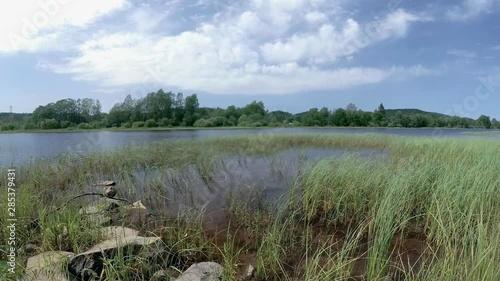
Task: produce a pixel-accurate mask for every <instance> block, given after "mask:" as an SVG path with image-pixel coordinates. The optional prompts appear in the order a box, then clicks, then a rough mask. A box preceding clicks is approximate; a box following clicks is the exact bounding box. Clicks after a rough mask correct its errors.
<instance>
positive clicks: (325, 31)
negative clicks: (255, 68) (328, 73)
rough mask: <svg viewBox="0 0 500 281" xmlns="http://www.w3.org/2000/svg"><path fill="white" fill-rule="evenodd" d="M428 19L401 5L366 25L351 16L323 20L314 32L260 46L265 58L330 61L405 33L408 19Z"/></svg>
mask: <svg viewBox="0 0 500 281" xmlns="http://www.w3.org/2000/svg"><path fill="white" fill-rule="evenodd" d="M306 17H307V15H306ZM427 20H428V19H427V18H425V17H420V16H417V15H414V14H410V13H407V12H405V11H404V10H401V9H400V10H396V11H394V12H392V13H390V14H388V15H387V16H386V17H385V18H384V19H382V20H380V21H374V22H371V23H369V24H367V25H366V26H361V25H360V24H359V23H358V22H356V21H355V20H353V19H347V20H346V21H345V22H344V23H343V25H342V27H341V28H339V29H337V28H336V27H335V26H334V25H333V24H332V23H325V24H323V25H322V26H321V27H320V28H319V29H318V30H317V32H316V33H304V34H294V35H292V36H291V37H289V38H287V39H286V40H280V41H278V42H273V43H266V44H264V45H263V46H261V50H262V53H263V56H264V58H265V59H266V61H268V62H281V63H282V62H290V61H302V60H306V61H312V62H313V63H325V62H333V61H335V60H336V59H338V58H339V57H344V56H350V55H352V54H354V53H356V52H358V51H359V50H360V49H363V48H365V47H368V46H369V45H372V44H374V43H377V42H379V41H382V40H385V39H388V38H391V37H402V36H404V35H406V32H407V30H408V26H409V24H410V23H411V22H417V21H427Z"/></svg>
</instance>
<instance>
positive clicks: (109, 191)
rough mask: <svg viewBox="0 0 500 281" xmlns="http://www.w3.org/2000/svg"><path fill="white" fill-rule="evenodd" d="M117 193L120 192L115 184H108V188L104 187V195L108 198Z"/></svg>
mask: <svg viewBox="0 0 500 281" xmlns="http://www.w3.org/2000/svg"><path fill="white" fill-rule="evenodd" d="M117 193H118V191H117V190H116V188H114V187H113V186H108V187H106V189H104V196H106V197H108V198H113V197H115V196H116V194H117Z"/></svg>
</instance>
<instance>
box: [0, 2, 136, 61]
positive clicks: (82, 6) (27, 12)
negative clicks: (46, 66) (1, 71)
mask: <svg viewBox="0 0 500 281" xmlns="http://www.w3.org/2000/svg"><path fill="white" fill-rule="evenodd" d="M36 3H37V4H36V5H33V3H31V2H30V1H8V2H5V1H4V2H2V3H1V4H0V18H1V19H2V25H0V34H2V35H3V36H1V38H0V52H18V51H28V52H35V51H41V50H42V51H43V50H50V49H56V48H57V46H58V41H60V40H62V39H64V37H67V34H65V33H66V32H68V31H70V30H71V29H74V28H78V29H80V30H81V29H85V28H86V27H87V26H88V25H90V24H92V23H93V22H95V21H96V20H97V19H99V18H100V17H103V16H105V15H108V14H110V13H112V12H114V11H116V10H120V9H124V8H126V7H127V6H128V5H129V4H128V2H127V1H126V0H108V1H98V0H86V1H78V0H40V1H36ZM59 46H60V45H59Z"/></svg>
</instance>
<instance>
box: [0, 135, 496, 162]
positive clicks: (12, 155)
mask: <svg viewBox="0 0 500 281" xmlns="http://www.w3.org/2000/svg"><path fill="white" fill-rule="evenodd" d="M481 131H488V132H492V130H474V132H481ZM497 131H498V130H497ZM464 132H471V130H461V129H389V128H388V129H370V128H366V129H365V128H363V129H357V128H352V129H351V128H278V129H238V130H235V129H233V130H171V131H124V132H116V131H113V132H108V131H98V132H64V133H16V134H0V165H10V164H22V163H25V162H27V161H30V160H31V159H36V158H42V157H43V158H55V157H57V156H58V155H60V154H61V153H63V152H68V151H69V152H76V153H85V152H88V151H93V150H101V149H113V148H118V147H123V146H126V145H131V144H141V143H148V142H154V141H160V140H167V139H203V138H207V137H216V136H227V135H242V134H283V133H288V134H299V133H332V134H333V133H357V134H358V133H378V134H395V135H402V136H434V137H472V136H470V135H465V134H463V133H464ZM473 137H478V136H473ZM480 137H487V138H496V139H500V134H497V135H495V134H491V135H484V136H480Z"/></svg>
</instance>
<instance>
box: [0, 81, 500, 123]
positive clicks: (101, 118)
mask: <svg viewBox="0 0 500 281" xmlns="http://www.w3.org/2000/svg"><path fill="white" fill-rule="evenodd" d="M0 126H1V129H2V130H3V131H6V130H22V129H25V130H33V129H101V128H154V127H235V126H238V127H267V126H269V127H287V126H297V127H298V126H319V127H324V126H336V127H404V128H424V127H448V128H488V129H489V128H498V129H500V122H499V121H497V120H496V119H494V118H493V119H491V118H490V117H489V116H485V115H481V116H480V117H479V118H478V119H471V118H464V117H458V116H448V115H444V114H439V113H430V112H424V111H421V110H415V109H400V110H391V109H388V110H386V109H385V107H384V105H383V104H380V105H379V107H378V108H377V109H375V110H374V111H363V110H360V109H358V108H357V107H356V105H355V104H352V103H351V104H348V105H347V106H346V107H343V108H336V109H329V108H327V107H322V108H320V109H318V108H311V109H310V110H308V111H306V112H302V113H299V114H292V113H289V112H284V111H269V110H267V109H266V108H265V106H264V103H263V102H261V101H259V102H258V101H253V102H251V103H250V104H247V105H245V106H244V107H236V106H234V105H232V106H229V107H227V108H225V109H224V108H207V107H200V105H199V102H198V97H197V95H196V94H192V95H189V96H186V97H184V95H183V94H182V93H177V94H174V93H172V92H164V91H163V90H162V89H160V90H158V91H157V92H151V93H149V94H147V95H146V96H145V97H142V98H138V99H133V98H132V97H131V96H130V95H127V96H126V97H125V99H124V100H123V102H121V103H117V104H115V105H114V106H113V107H112V108H111V110H110V111H109V113H105V112H102V108H101V103H100V101H99V100H97V99H90V98H84V99H77V100H74V99H63V100H59V101H57V102H55V103H49V104H47V105H43V106H39V107H37V108H36V109H35V110H34V111H33V113H31V114H17V115H13V114H8V113H1V114H0Z"/></svg>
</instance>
